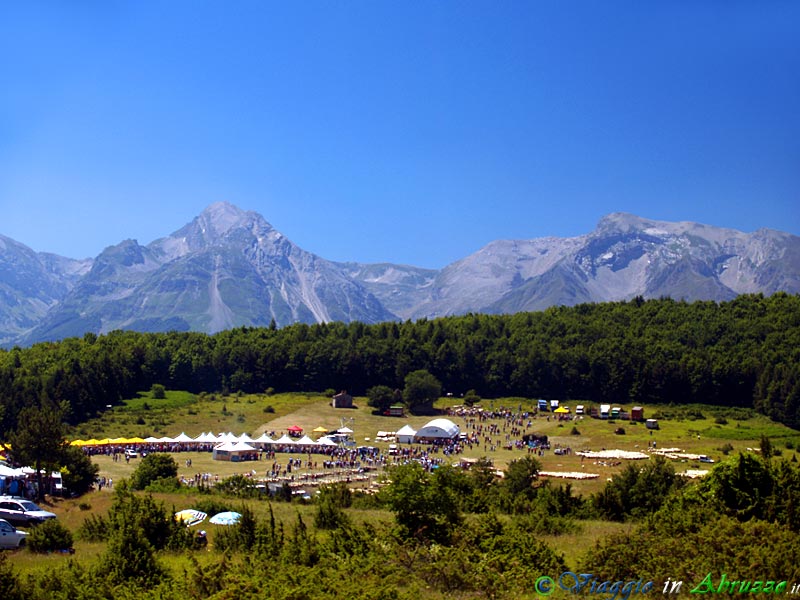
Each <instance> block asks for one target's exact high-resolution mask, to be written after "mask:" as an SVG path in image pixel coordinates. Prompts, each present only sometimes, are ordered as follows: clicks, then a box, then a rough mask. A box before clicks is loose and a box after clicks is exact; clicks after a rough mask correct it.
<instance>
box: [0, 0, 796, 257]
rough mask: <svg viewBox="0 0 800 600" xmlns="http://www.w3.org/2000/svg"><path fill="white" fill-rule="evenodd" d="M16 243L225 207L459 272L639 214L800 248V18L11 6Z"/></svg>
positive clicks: (0, 117) (7, 112)
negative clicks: (769, 236)
mask: <svg viewBox="0 0 800 600" xmlns="http://www.w3.org/2000/svg"><path fill="white" fill-rule="evenodd" d="M0 82H2V83H0V215H1V217H0V233H2V234H3V235H7V236H9V237H11V238H14V239H16V240H18V241H20V242H22V243H25V244H27V245H28V246H30V247H32V248H33V249H35V250H37V251H49V252H55V253H58V254H61V255H65V256H70V257H73V258H81V257H86V256H95V255H97V254H98V253H99V252H100V251H102V249H103V248H104V247H106V246H109V245H112V244H116V243H118V242H120V241H122V240H123V239H126V238H135V239H137V240H138V241H139V242H140V243H142V244H146V243H149V242H151V241H153V240H154V239H157V238H159V237H162V236H164V235H168V234H169V233H171V232H173V231H175V230H177V229H178V228H180V227H181V226H182V225H184V224H185V223H187V222H189V221H190V220H191V219H192V218H193V217H194V216H196V215H197V214H199V213H200V211H202V210H203V208H205V207H206V206H207V205H209V204H211V203H213V202H216V201H220V200H226V201H229V202H231V203H233V204H236V205H237V206H239V207H241V208H243V209H248V210H254V211H257V212H259V213H261V214H262V215H263V216H264V217H265V218H266V219H267V220H268V221H269V222H270V223H272V225H273V226H274V227H275V228H277V229H278V230H280V231H281V232H283V233H284V234H285V235H286V236H287V237H289V238H290V239H291V240H292V241H294V242H295V243H297V244H298V245H300V246H301V247H303V248H304V249H306V250H309V251H311V252H314V253H316V254H319V255H321V256H323V257H324V258H328V259H331V260H342V261H343V260H355V261H360V262H382V261H388V262H396V263H405V264H413V265H418V266H425V267H434V268H438V267H443V266H444V265H446V264H448V263H450V262H452V261H453V260H457V259H459V258H462V257H464V256H466V255H468V254H470V253H472V252H474V251H476V250H477V249H479V248H480V247H481V246H483V245H484V244H486V243H487V242H489V241H491V240H495V239H526V238H536V237H544V236H560V237H566V236H574V235H580V234H583V233H587V232H589V231H591V230H592V229H593V228H594V227H595V225H596V224H597V221H598V220H599V219H600V218H601V217H602V216H603V215H605V214H608V213H611V212H617V211H625V212H631V213H634V214H638V215H640V216H643V217H648V218H653V219H663V220H670V221H678V220H687V221H699V222H703V223H708V224H712V225H719V226H725V227H732V228H735V229H740V230H743V231H753V230H755V229H758V228H761V227H769V228H774V229H780V230H783V231H789V232H791V233H794V234H800V3H798V2H794V1H774V2H772V1H771V2H741V1H736V0H720V1H717V2H712V1H703V0H697V1H679V0H675V1H670V2H659V1H653V2H641V1H635V2H569V1H563V0H561V1H552V2H545V1H542V2H536V1H525V2H513V1H503V2H497V1H485V2H479V1H475V2H455V1H453V2H414V1H404V2H392V3H390V2H381V1H369V2H368V1H363V2H358V1H355V0H353V1H347V2H331V1H324V2H313V1H308V2H245V1H234V2H222V1H219V2H202V1H199V0H194V1H186V2H182V1H178V0H174V1H173V0H171V1H169V2H150V1H146V0H145V1H141V2H113V1H112V2H101V1H90V0H85V1H81V2H55V1H53V2H37V3H29V2H16V3H3V4H2V5H0Z"/></svg>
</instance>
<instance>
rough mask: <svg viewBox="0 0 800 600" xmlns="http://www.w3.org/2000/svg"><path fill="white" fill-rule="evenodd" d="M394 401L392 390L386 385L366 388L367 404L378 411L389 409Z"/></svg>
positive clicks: (382, 411)
mask: <svg viewBox="0 0 800 600" xmlns="http://www.w3.org/2000/svg"><path fill="white" fill-rule="evenodd" d="M393 401H394V391H393V390H392V388H390V387H389V386H387V385H375V386H373V387H371V388H369V389H368V390H367V404H369V405H370V406H372V407H373V408H375V409H376V410H377V411H378V412H379V413H384V412H386V411H387V410H389V407H390V406H391V405H392V402H393Z"/></svg>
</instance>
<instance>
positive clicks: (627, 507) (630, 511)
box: [593, 456, 684, 521]
mask: <svg viewBox="0 0 800 600" xmlns="http://www.w3.org/2000/svg"><path fill="white" fill-rule="evenodd" d="M683 483H684V481H683V479H682V478H681V477H679V476H678V475H677V474H676V473H675V469H674V468H673V467H672V465H671V464H670V463H669V462H667V459H665V458H664V457H661V456H657V457H655V458H654V459H652V460H649V461H647V464H645V465H644V466H641V465H633V464H631V465H628V466H627V467H625V468H624V469H623V470H622V472H621V473H619V474H617V475H614V476H613V477H612V478H611V481H609V482H608V483H607V484H606V485H605V487H604V488H603V489H602V490H601V491H600V492H599V493H598V494H597V495H596V496H595V497H594V498H593V501H594V506H595V507H596V508H597V509H598V510H599V511H600V513H601V514H603V515H604V516H605V517H606V518H608V519H611V520H614V521H622V520H624V519H625V518H626V517H628V516H632V517H643V516H645V515H648V514H650V513H653V512H654V511H656V510H657V509H658V508H660V507H661V505H662V504H663V503H664V502H665V500H666V499H667V498H668V497H669V495H670V494H671V493H672V492H673V491H675V490H676V489H679V488H681V487H682V486H683Z"/></svg>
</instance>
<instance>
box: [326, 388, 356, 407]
mask: <svg viewBox="0 0 800 600" xmlns="http://www.w3.org/2000/svg"><path fill="white" fill-rule="evenodd" d="M331 406H333V408H353V397H352V396H351V395H350V394H348V393H347V392H346V391H344V390H342V391H341V392H339V393H338V394H336V395H335V396H334V397H333V401H332V402H331Z"/></svg>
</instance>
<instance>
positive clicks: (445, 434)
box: [415, 419, 461, 440]
mask: <svg viewBox="0 0 800 600" xmlns="http://www.w3.org/2000/svg"><path fill="white" fill-rule="evenodd" d="M460 432H461V430H460V429H459V428H458V425H456V424H455V423H453V422H452V421H451V420H450V419H434V420H433V421H429V422H428V423H426V424H425V426H424V427H422V428H421V429H420V430H419V431H417V434H416V436H415V439H417V440H444V439H453V438H455V437H457V436H458V434H459V433H460Z"/></svg>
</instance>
